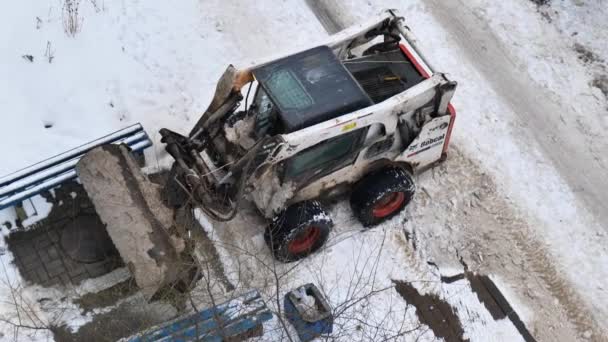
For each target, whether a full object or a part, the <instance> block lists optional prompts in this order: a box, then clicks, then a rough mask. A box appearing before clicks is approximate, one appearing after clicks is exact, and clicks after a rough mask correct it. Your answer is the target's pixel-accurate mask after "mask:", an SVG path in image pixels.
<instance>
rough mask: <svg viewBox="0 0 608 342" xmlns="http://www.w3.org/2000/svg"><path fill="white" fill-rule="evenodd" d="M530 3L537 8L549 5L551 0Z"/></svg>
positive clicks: (534, 0) (537, 0) (533, 0)
mask: <svg viewBox="0 0 608 342" xmlns="http://www.w3.org/2000/svg"><path fill="white" fill-rule="evenodd" d="M530 1H532V2H533V3H535V4H536V5H537V6H545V5H550V4H551V0H530Z"/></svg>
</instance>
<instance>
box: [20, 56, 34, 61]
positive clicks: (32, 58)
mask: <svg viewBox="0 0 608 342" xmlns="http://www.w3.org/2000/svg"><path fill="white" fill-rule="evenodd" d="M21 58H23V59H25V60H28V61H29V62H30V63H34V56H32V55H22V56H21Z"/></svg>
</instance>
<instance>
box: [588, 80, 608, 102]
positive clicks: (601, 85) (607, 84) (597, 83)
mask: <svg viewBox="0 0 608 342" xmlns="http://www.w3.org/2000/svg"><path fill="white" fill-rule="evenodd" d="M591 85H592V86H593V87H596V88H598V89H599V90H600V91H601V92H602V94H604V96H606V99H608V76H606V75H598V76H596V77H595V78H594V79H593V81H592V82H591Z"/></svg>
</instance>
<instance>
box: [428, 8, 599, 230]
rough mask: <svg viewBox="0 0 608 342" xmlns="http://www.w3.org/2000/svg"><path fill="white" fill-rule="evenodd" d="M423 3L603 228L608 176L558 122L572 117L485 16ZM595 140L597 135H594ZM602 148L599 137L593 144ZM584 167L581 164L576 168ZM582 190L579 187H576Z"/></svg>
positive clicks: (585, 143) (584, 139) (583, 136)
mask: <svg viewBox="0 0 608 342" xmlns="http://www.w3.org/2000/svg"><path fill="white" fill-rule="evenodd" d="M425 5H426V7H427V8H428V10H429V11H430V13H431V15H432V16H433V17H435V19H436V20H437V21H439V22H440V23H441V25H442V27H443V28H444V29H446V30H447V31H448V32H449V33H451V38H452V39H455V40H456V42H457V43H458V45H460V46H461V47H462V51H463V52H464V53H465V55H467V56H468V57H469V59H470V60H471V61H474V63H475V64H474V65H475V67H476V68H477V70H479V71H480V72H481V73H483V75H484V78H485V79H486V80H487V81H488V82H489V83H490V85H491V86H492V88H494V89H495V91H496V93H497V94H499V96H501V97H502V99H503V100H505V102H506V103H508V104H509V106H510V107H511V108H512V109H513V112H514V113H516V114H517V115H518V116H519V118H520V120H521V122H522V123H525V124H526V125H527V126H528V127H526V128H527V129H525V130H522V132H521V133H522V135H525V136H527V137H526V138H528V139H531V140H536V141H537V142H538V143H539V145H540V146H541V148H542V150H543V153H544V155H546V156H547V157H548V158H549V159H550V160H551V161H552V162H553V164H554V165H555V167H556V169H557V170H558V171H559V172H560V174H561V176H562V177H564V179H565V180H566V181H567V183H568V184H569V185H570V188H571V189H572V190H573V191H575V193H576V195H577V197H579V198H580V199H581V200H582V202H583V203H585V205H586V208H587V209H588V210H589V211H590V212H591V213H592V214H593V215H594V216H596V217H597V218H598V220H600V222H602V223H603V226H604V228H605V229H607V230H608V177H606V165H608V162H607V161H606V155H604V156H600V155H597V154H594V153H593V151H592V150H591V148H590V147H589V144H590V141H589V139H588V136H587V134H588V133H587V132H585V131H579V129H580V128H575V127H570V126H567V125H564V124H563V123H562V122H561V119H560V115H567V116H573V113H571V111H570V110H569V107H568V106H564V105H562V104H558V103H554V102H552V101H551V100H550V97H549V96H547V95H545V94H544V90H543V89H542V88H541V87H539V86H537V85H536V83H535V82H534V81H533V80H532V79H531V78H530V77H529V76H528V75H527V74H526V71H524V72H522V71H520V70H519V68H518V66H517V64H516V63H515V62H514V61H513V60H511V59H510V58H509V55H510V54H509V51H508V50H509V49H508V47H506V46H503V45H502V44H501V42H500V40H499V39H497V38H496V37H495V36H494V35H493V33H492V30H491V28H490V27H489V26H488V24H487V23H486V22H485V21H484V20H485V19H484V18H482V17H480V16H478V15H476V14H475V13H474V12H473V11H472V10H470V9H469V6H467V4H465V3H463V1H462V0H456V1H440V0H428V1H425ZM597 138H598V139H600V137H597ZM597 144H598V145H600V146H604V145H605V144H606V142H605V139H604V140H601V139H600V141H598V142H597ZM581 165H585V168H581ZM581 190H582V191H581Z"/></svg>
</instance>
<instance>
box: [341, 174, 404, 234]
mask: <svg viewBox="0 0 608 342" xmlns="http://www.w3.org/2000/svg"><path fill="white" fill-rule="evenodd" d="M415 189H416V187H415V185H414V181H413V180H412V177H411V176H410V175H409V174H408V173H407V172H406V171H405V170H404V169H402V168H400V167H389V168H385V169H382V170H380V171H378V172H375V173H372V174H370V175H367V176H365V178H363V179H362V180H361V181H360V182H359V183H357V185H356V186H355V189H354V190H353V192H352V193H351V196H350V206H351V208H352V210H353V213H354V214H355V216H357V218H358V219H359V221H360V222H361V223H362V224H363V226H365V227H371V226H374V225H377V224H379V223H381V222H383V221H385V220H388V219H389V218H391V217H393V216H394V215H396V214H397V213H399V212H400V211H401V210H403V208H405V206H406V205H408V204H409V202H410V201H411V200H412V198H413V197H414V192H415Z"/></svg>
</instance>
